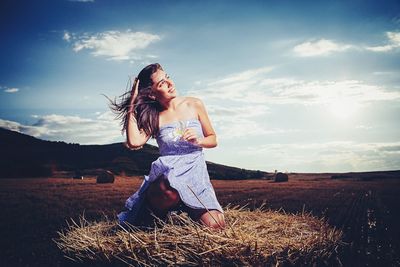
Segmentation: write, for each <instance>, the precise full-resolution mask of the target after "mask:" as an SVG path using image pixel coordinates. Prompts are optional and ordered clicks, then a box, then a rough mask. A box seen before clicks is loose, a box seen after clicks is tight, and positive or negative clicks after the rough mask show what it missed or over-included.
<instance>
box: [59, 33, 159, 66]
mask: <svg viewBox="0 0 400 267" xmlns="http://www.w3.org/2000/svg"><path fill="white" fill-rule="evenodd" d="M63 39H64V40H65V41H71V40H74V43H73V50H74V51H75V52H79V51H82V50H84V49H87V50H90V51H92V52H91V54H92V55H94V56H102V57H106V58H107V59H108V60H139V59H141V58H144V57H150V58H154V57H156V56H155V55H152V54H148V55H141V54H139V51H141V50H143V49H145V48H146V47H148V46H149V45H150V44H151V43H154V42H157V41H159V40H161V37H160V36H159V35H156V34H150V33H146V32H132V31H131V30H127V31H125V32H120V31H106V32H102V33H98V34H94V35H89V34H84V35H81V36H77V35H76V34H73V33H69V32H65V33H64V36H63Z"/></svg>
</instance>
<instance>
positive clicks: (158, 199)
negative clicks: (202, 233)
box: [146, 176, 181, 218]
mask: <svg viewBox="0 0 400 267" xmlns="http://www.w3.org/2000/svg"><path fill="white" fill-rule="evenodd" d="M146 201H147V203H148V205H149V207H150V208H151V209H152V210H153V212H154V213H155V215H157V216H159V217H161V218H163V217H165V216H166V215H167V213H168V211H169V210H171V209H173V208H174V207H176V206H178V205H179V204H180V202H181V198H180V196H179V193H178V191H176V190H175V189H174V188H172V187H171V186H170V184H169V182H168V179H166V178H164V177H163V176H160V177H159V178H158V179H157V180H156V181H154V182H153V183H152V184H151V185H150V186H149V188H148V189H147V192H146Z"/></svg>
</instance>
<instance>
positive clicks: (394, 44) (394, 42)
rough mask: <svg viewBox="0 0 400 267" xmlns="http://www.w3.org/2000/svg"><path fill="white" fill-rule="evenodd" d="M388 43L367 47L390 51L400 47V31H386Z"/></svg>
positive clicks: (376, 50)
mask: <svg viewBox="0 0 400 267" xmlns="http://www.w3.org/2000/svg"><path fill="white" fill-rule="evenodd" d="M386 37H387V38H388V44H386V45H382V46H368V47H366V48H365V49H367V50H370V51H373V52H389V51H392V50H394V49H396V48H399V47H400V32H386Z"/></svg>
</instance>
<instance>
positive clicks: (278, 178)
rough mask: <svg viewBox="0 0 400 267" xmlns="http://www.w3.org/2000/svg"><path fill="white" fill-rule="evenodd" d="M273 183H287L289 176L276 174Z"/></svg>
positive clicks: (280, 173)
mask: <svg viewBox="0 0 400 267" xmlns="http://www.w3.org/2000/svg"><path fill="white" fill-rule="evenodd" d="M274 181H275V182H287V181H289V176H288V175H287V174H286V173H283V172H278V173H277V174H276V175H275V180H274Z"/></svg>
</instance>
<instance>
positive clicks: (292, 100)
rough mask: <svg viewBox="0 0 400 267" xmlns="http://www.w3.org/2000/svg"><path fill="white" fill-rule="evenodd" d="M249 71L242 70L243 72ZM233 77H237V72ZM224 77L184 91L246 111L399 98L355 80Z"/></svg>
mask: <svg viewBox="0 0 400 267" xmlns="http://www.w3.org/2000/svg"><path fill="white" fill-rule="evenodd" d="M251 72H252V71H251V70H246V71H244V72H243V73H251ZM236 76H237V77H239V76H240V74H236ZM227 77H228V78H229V79H227V78H224V77H222V78H220V79H219V80H215V81H211V82H209V83H208V84H207V83H204V82H202V83H201V85H195V88H194V89H193V90H191V91H189V92H188V93H189V94H190V95H194V96H198V97H200V98H201V99H204V101H205V102H206V103H208V104H209V105H216V106H218V105H223V106H226V105H228V104H234V105H241V106H242V107H243V108H245V107H247V109H248V110H250V109H252V108H254V105H264V106H265V105H275V104H298V105H326V104H330V103H333V102H340V101H344V102H351V103H358V104H360V105H362V104H366V103H371V102H375V101H397V100H399V99H400V92H397V91H389V90H387V89H386V88H384V87H382V86H377V85H371V84H366V83H364V82H362V81H357V80H343V81H329V80H325V81H324V80H323V81H319V80H311V81H305V80H299V79H293V78H286V77H283V78H271V77H268V74H266V73H264V74H261V75H258V76H248V77H247V79H240V81H238V80H235V79H230V77H232V75H227ZM227 81H230V82H227ZM198 84H199V83H198ZM197 87H199V88H197ZM265 110H267V109H265Z"/></svg>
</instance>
